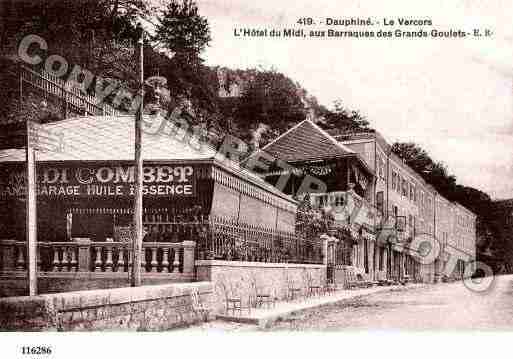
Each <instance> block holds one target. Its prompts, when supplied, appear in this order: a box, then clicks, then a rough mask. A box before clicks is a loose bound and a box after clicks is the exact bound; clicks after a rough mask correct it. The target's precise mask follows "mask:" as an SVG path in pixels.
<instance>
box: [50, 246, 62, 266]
mask: <svg viewBox="0 0 513 359" xmlns="http://www.w3.org/2000/svg"><path fill="white" fill-rule="evenodd" d="M52 248H53V261H52V271H53V272H58V271H59V270H60V268H59V267H60V264H61V262H60V261H59V247H57V246H52Z"/></svg>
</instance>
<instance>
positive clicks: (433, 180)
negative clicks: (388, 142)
mask: <svg viewBox="0 0 513 359" xmlns="http://www.w3.org/2000/svg"><path fill="white" fill-rule="evenodd" d="M392 152H394V153H395V154H396V155H397V156H399V157H400V158H402V159H403V160H404V161H405V162H406V164H407V165H408V166H410V167H411V168H412V169H413V170H415V172H417V173H418V174H419V175H420V176H421V177H422V178H424V180H425V181H426V182H428V183H429V184H431V185H433V187H435V188H436V190H437V191H438V192H440V194H442V195H443V196H444V197H446V198H447V199H449V200H451V201H453V200H455V191H456V177H455V176H453V175H450V174H449V173H448V171H447V167H446V166H445V165H444V164H443V163H442V162H435V161H434V160H433V159H432V158H431V157H430V156H429V154H428V153H427V151H426V150H424V149H423V148H421V147H420V146H419V145H417V144H415V143H413V142H407V143H398V142H396V143H394V144H393V145H392Z"/></svg>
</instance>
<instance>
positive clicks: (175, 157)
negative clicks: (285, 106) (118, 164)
mask: <svg viewBox="0 0 513 359" xmlns="http://www.w3.org/2000/svg"><path fill="white" fill-rule="evenodd" d="M162 121H166V120H165V119H163V118H160V119H159V118H155V116H145V117H144V119H143V131H142V157H143V160H144V161H163V162H169V161H199V162H204V161H207V162H212V163H215V164H216V165H218V166H219V167H222V168H224V169H225V170H227V171H228V172H230V173H232V174H234V175H236V176H238V177H241V178H243V179H245V180H246V181H249V182H252V183H254V184H256V185H258V186H259V187H262V188H263V189H265V190H267V191H269V192H271V193H273V194H275V195H277V196H279V197H281V198H284V199H287V200H289V201H291V202H293V203H296V201H294V200H293V199H292V198H291V197H290V196H288V195H286V194H284V193H283V192H281V191H279V190H277V189H276V188H275V187H273V186H272V185H270V184H268V183H267V182H265V181H264V180H262V179H261V178H260V177H258V176H257V175H256V174H254V173H252V172H250V171H248V170H246V169H244V168H242V167H240V166H238V165H236V164H235V163H232V162H231V161H221V160H220V159H219V157H218V156H217V151H216V150H215V149H214V148H213V147H212V146H210V144H208V143H202V144H201V145H199V144H198V143H197V141H196V142H193V141H190V138H189V139H186V140H183V139H184V138H187V137H186V136H185V137H184V135H185V133H184V132H183V131H182V132H178V135H177V134H176V133H175V132H173V131H172V130H171V129H172V125H171V124H170V122H162ZM163 123H164V125H163ZM166 124H169V126H167V125H166ZM166 126H167V127H166ZM41 129H42V132H44V134H45V135H46V136H53V135H60V136H61V138H62V143H63V147H62V149H61V150H60V151H46V152H40V151H38V152H37V155H36V156H37V157H36V160H37V162H63V161H133V160H134V138H135V125H134V116H83V117H75V118H70V119H67V120H63V121H59V122H52V123H47V124H43V125H41ZM174 131H176V127H175V128H174ZM9 162H25V150H24V149H23V148H21V149H5V150H0V163H9Z"/></svg>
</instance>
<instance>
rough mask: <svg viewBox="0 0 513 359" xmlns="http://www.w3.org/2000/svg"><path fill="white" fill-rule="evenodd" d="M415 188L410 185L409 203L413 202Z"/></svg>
mask: <svg viewBox="0 0 513 359" xmlns="http://www.w3.org/2000/svg"><path fill="white" fill-rule="evenodd" d="M414 193H415V186H414V185H412V184H411V183H410V201H413V198H414V197H415V195H414Z"/></svg>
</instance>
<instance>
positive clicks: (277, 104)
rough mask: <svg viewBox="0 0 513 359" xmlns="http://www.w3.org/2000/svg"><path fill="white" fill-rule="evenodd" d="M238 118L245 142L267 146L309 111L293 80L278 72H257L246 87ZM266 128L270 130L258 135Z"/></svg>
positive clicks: (237, 112)
mask: <svg viewBox="0 0 513 359" xmlns="http://www.w3.org/2000/svg"><path fill="white" fill-rule="evenodd" d="M235 115H236V118H237V119H238V127H239V128H240V130H241V132H242V133H241V137H242V138H243V139H246V140H248V141H254V140H258V141H257V142H260V140H262V142H263V143H265V142H267V141H269V140H270V139H272V138H275V137H276V136H277V135H279V134H280V133H282V132H284V131H286V130H287V129H288V128H290V127H291V126H292V125H295V124H296V123H298V122H300V121H302V120H304V119H305V118H306V108H305V103H304V101H303V98H302V97H301V89H300V88H298V86H297V84H295V83H294V82H293V81H292V80H291V79H290V78H288V77H287V76H285V75H284V74H282V73H279V72H277V71H275V70H268V71H257V72H256V74H255V76H254V78H253V79H252V80H250V81H249V83H248V84H246V88H245V89H244V91H243V94H242V96H241V98H240V101H239V104H238V107H237V110H236V111H235ZM263 125H268V126H269V128H270V130H269V131H267V132H265V133H261V131H260V132H259V133H257V132H258V129H259V128H260V129H261V128H262V126H263ZM255 135H258V136H260V137H261V138H258V139H255V138H254V136H255Z"/></svg>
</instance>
